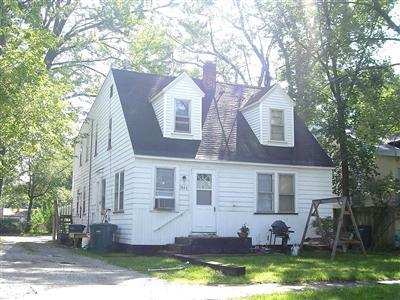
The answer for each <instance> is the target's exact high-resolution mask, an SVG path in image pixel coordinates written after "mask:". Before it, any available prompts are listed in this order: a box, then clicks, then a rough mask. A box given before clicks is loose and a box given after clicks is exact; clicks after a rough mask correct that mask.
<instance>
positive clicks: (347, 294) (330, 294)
mask: <svg viewBox="0 0 400 300" xmlns="http://www.w3.org/2000/svg"><path fill="white" fill-rule="evenodd" d="M243 299H246V300H305V299H307V300H320V299H324V300H341V299H343V300H359V299H362V300H377V299H380V300H383V299H388V300H389V299H390V300H396V299H400V285H373V286H363V287H354V288H335V289H323V290H307V291H302V292H290V293H284V294H272V295H262V296H253V297H248V298H243Z"/></svg>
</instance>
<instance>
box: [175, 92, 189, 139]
mask: <svg viewBox="0 0 400 300" xmlns="http://www.w3.org/2000/svg"><path fill="white" fill-rule="evenodd" d="M175 132H183V133H190V102H189V101H188V100H181V99H176V100H175Z"/></svg>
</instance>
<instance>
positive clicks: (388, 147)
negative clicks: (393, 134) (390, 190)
mask: <svg viewBox="0 0 400 300" xmlns="http://www.w3.org/2000/svg"><path fill="white" fill-rule="evenodd" d="M376 165H377V168H378V169H377V170H378V173H379V176H380V177H386V176H389V175H391V176H393V177H394V178H397V179H399V180H400V136H399V137H397V138H394V139H392V141H390V142H388V143H386V144H383V145H379V146H378V150H377V155H376Z"/></svg>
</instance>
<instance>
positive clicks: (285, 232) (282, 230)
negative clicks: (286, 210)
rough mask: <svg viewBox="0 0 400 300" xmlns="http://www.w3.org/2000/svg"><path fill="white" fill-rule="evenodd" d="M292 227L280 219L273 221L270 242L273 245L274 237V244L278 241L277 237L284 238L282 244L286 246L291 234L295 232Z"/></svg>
mask: <svg viewBox="0 0 400 300" xmlns="http://www.w3.org/2000/svg"><path fill="white" fill-rule="evenodd" d="M293 232H294V231H293V230H290V227H289V226H287V225H286V223H285V222H283V221H281V220H278V221H275V222H274V223H272V225H271V228H270V229H269V244H270V245H272V238H273V239H274V245H275V243H276V238H281V239H282V245H283V246H286V245H287V242H288V240H289V234H290V233H293Z"/></svg>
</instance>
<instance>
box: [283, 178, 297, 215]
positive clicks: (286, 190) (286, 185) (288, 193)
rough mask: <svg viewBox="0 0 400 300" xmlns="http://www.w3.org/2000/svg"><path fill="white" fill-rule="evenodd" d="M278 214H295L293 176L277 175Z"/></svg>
mask: <svg viewBox="0 0 400 300" xmlns="http://www.w3.org/2000/svg"><path fill="white" fill-rule="evenodd" d="M279 212H280V213H294V212H295V182H294V175H293V174H279Z"/></svg>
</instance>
